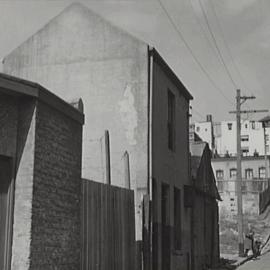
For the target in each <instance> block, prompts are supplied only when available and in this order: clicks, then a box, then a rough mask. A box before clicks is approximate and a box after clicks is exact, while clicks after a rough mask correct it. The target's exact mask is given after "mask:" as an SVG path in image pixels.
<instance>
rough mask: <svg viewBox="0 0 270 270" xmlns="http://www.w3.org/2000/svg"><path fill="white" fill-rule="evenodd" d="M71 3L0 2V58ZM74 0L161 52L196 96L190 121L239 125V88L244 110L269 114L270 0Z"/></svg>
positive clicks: (46, 0) (252, 116)
mask: <svg viewBox="0 0 270 270" xmlns="http://www.w3.org/2000/svg"><path fill="white" fill-rule="evenodd" d="M73 2H74V1H72V0H65V1H58V0H36V1H28V0H20V1H14V0H9V1H4V0H0V59H3V58H4V57H5V55H7V54H8V53H10V52H11V51H12V50H13V49H15V48H16V47H17V46H19V45H20V44H21V43H22V42H24V41H25V40H26V39H27V38H28V37H30V36H31V35H33V34H34V33H35V32H36V31H38V30H39V29H40V28H42V26H44V25H45V24H46V23H47V22H49V21H50V20H51V19H52V18H53V17H54V16H56V15H57V14H59V13H60V12H61V11H62V10H63V9H64V8H65V7H67V6H68V5H70V4H71V3H73ZM77 2H81V3H82V4H84V5H85V6H86V7H88V8H90V9H92V10H93V11H95V12H96V13H98V14H100V15H102V16H103V17H104V18H106V19H107V20H109V21H111V22H112V23H113V24H115V25H117V26H119V27H121V28H123V29H125V30H126V31H128V32H130V33H131V34H133V35H134V36H136V37H137V38H139V39H141V40H144V41H145V42H147V43H148V44H149V45H151V46H153V47H155V48H156V49H157V50H158V51H159V53H160V54H161V55H162V56H163V58H164V59H165V60H166V61H167V63H168V64H169V65H170V66H171V68H172V69H173V70H174V72H175V73H176V75H177V76H178V77H179V78H180V80H181V81H182V82H183V83H184V85H185V86H186V88H187V89H188V90H189V91H190V93H191V94H192V95H193V97H194V100H193V101H192V104H191V106H192V111H191V112H192V115H193V116H192V121H204V120H205V118H206V115H207V114H212V115H213V120H214V121H221V120H228V119H234V118H235V115H233V114H229V111H231V110H234V109H235V95H236V89H241V93H242V95H247V96H249V95H255V96H256V99H255V100H250V101H247V102H246V103H245V104H243V105H242V106H243V109H248V110H249V109H270V91H269V85H270V76H269V71H270V16H269V14H270V1H269V0H237V1H236V0H113V1H112V0H98V1H91V0H88V1H77ZM0 69H1V67H0ZM266 114H267V113H264V114H248V115H246V114H245V115H244V114H243V115H242V117H243V119H252V120H256V119H260V118H262V117H263V116H265V115H266Z"/></svg>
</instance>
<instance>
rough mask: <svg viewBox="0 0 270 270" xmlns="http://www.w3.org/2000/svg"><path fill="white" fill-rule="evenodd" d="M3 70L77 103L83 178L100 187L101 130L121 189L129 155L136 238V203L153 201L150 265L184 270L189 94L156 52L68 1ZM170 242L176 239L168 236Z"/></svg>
mask: <svg viewBox="0 0 270 270" xmlns="http://www.w3.org/2000/svg"><path fill="white" fill-rule="evenodd" d="M3 68H4V72H5V73H8V74H12V75H16V76H19V77H22V78H25V79H31V80H34V81H37V82H39V83H41V84H43V85H44V86H46V87H48V88H50V89H54V91H55V93H56V94H58V95H59V96H60V97H62V98H63V99H66V100H67V99H69V100H70V99H73V98H74V97H77V96H78V95H79V96H80V97H82V99H83V100H84V108H85V110H84V112H85V128H84V134H83V159H82V163H83V171H82V174H83V177H84V178H87V179H92V180H95V181H100V182H103V181H104V170H105V161H104V156H103V150H104V145H103V140H104V138H103V135H104V130H109V133H110V142H111V176H112V179H111V182H112V184H113V185H118V186H124V183H125V179H124V168H123V160H122V156H123V154H124V152H125V151H127V152H128V153H129V157H130V176H131V188H132V189H134V190H135V194H136V195H135V196H136V211H135V213H136V239H137V240H138V241H141V240H142V225H143V224H142V198H143V195H145V194H147V195H149V196H150V200H153V204H152V207H153V209H152V210H151V213H153V215H152V218H153V219H151V220H152V222H153V231H152V232H151V237H153V254H152V256H151V257H152V258H153V265H155V268H154V269H156V270H159V269H178V268H181V269H183V270H185V269H187V270H188V269H189V268H188V267H189V265H190V250H191V249H190V210H189V209H185V207H184V199H183V198H184V186H185V185H190V184H191V183H190V178H189V145H188V135H189V134H188V127H189V101H190V100H191V99H192V96H191V95H190V93H189V92H188V91H187V89H186V88H185V86H184V85H183V83H182V82H181V81H180V80H179V79H178V78H177V76H176V75H175V73H174V72H173V70H172V69H171V68H170V67H169V66H168V64H167V63H166V62H165V61H164V59H163V58H162V57H161V56H160V54H159V53H158V52H157V51H156V50H155V49H154V48H150V47H149V46H148V45H147V44H146V43H144V42H142V41H140V40H138V39H137V38H135V37H133V36H132V35H130V34H129V33H126V32H125V31H123V30H121V29H119V28H117V27H115V26H113V25H112V24H111V23H110V22H108V21H106V20H105V19H103V18H102V17H100V16H99V15H97V14H95V13H94V12H92V11H91V10H89V9H88V8H85V7H84V6H82V5H81V4H72V5H71V6H69V7H68V8H66V9H65V10H64V11H63V12H62V13H60V14H59V15H58V16H57V17H55V18H53V19H52V20H51V21H50V22H48V24H46V25H45V26H44V27H43V28H42V29H41V30H40V31H38V32H37V33H36V34H34V35H33V36H32V37H30V38H29V39H28V40H27V41H25V42H24V43H23V44H21V45H20V46H19V47H18V48H17V49H15V50H14V51H12V52H11V53H10V54H9V55H7V56H6V57H5V59H4V63H3ZM175 239H177V240H175Z"/></svg>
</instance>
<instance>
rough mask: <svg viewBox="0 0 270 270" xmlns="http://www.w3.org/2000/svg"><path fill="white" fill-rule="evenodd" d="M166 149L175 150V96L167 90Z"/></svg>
mask: <svg viewBox="0 0 270 270" xmlns="http://www.w3.org/2000/svg"><path fill="white" fill-rule="evenodd" d="M167 129H168V147H169V149H171V150H175V96H174V94H173V93H172V92H171V91H170V90H168V120H167Z"/></svg>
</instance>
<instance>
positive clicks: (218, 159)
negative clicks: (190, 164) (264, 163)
mask: <svg viewBox="0 0 270 270" xmlns="http://www.w3.org/2000/svg"><path fill="white" fill-rule="evenodd" d="M236 158H237V157H236V156H233V157H216V158H212V159H211V162H222V161H235V160H236ZM264 158H265V157H264V156H258V157H254V156H247V157H242V160H243V161H244V160H261V159H264ZM267 159H270V156H267Z"/></svg>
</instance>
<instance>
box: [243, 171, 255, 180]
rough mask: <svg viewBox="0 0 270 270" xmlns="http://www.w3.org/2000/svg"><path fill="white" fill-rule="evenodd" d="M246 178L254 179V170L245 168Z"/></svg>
mask: <svg viewBox="0 0 270 270" xmlns="http://www.w3.org/2000/svg"><path fill="white" fill-rule="evenodd" d="M245 178H246V179H253V170H252V169H246V170H245Z"/></svg>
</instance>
